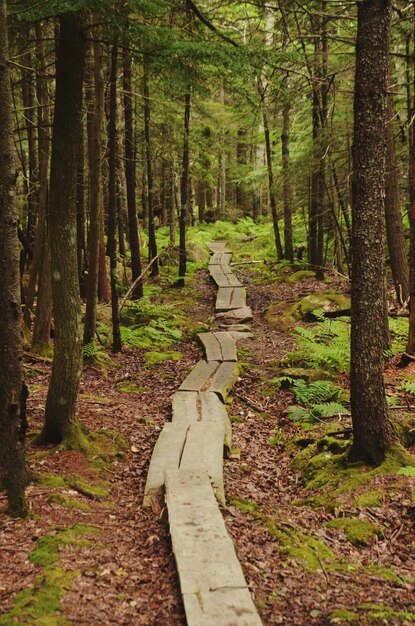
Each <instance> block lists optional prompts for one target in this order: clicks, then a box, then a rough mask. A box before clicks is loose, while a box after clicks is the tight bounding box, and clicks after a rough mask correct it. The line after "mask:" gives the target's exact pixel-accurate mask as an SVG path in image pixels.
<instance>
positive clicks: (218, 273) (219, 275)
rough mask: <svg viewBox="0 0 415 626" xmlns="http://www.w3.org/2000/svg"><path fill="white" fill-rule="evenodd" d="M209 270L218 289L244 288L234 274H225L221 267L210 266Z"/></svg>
mask: <svg viewBox="0 0 415 626" xmlns="http://www.w3.org/2000/svg"><path fill="white" fill-rule="evenodd" d="M208 269H209V274H210V275H211V277H212V279H213V280H214V282H215V283H216V284H217V286H218V287H242V283H241V282H240V281H239V280H238V279H237V277H236V276H235V275H234V274H232V273H230V274H225V272H224V271H223V268H222V266H221V265H209V268H208Z"/></svg>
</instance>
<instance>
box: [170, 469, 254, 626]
mask: <svg viewBox="0 0 415 626" xmlns="http://www.w3.org/2000/svg"><path fill="white" fill-rule="evenodd" d="M166 504H167V510H168V514H169V524H170V534H171V538H172V544H173V552H174V555H175V558H176V563H177V569H178V573H179V578H180V585H181V591H182V594H183V599H184V604H185V610H186V620H187V624H188V626H232V625H234V626H236V625H238V626H239V625H240V624H244V626H245V625H246V626H259V625H260V624H261V621H260V620H259V617H258V616H257V614H256V610H255V607H254V605H253V603H252V600H251V602H249V598H248V597H247V596H246V594H248V596H249V591H248V588H247V584H246V582H245V578H244V575H243V572H242V568H241V565H240V563H239V561H238V559H237V556H236V553H235V548H234V546H233V543H232V540H231V539H230V537H229V535H228V533H227V531H226V527H225V523H224V521H223V518H222V515H221V514H220V511H219V508H218V505H217V502H216V500H215V497H214V494H213V490H212V487H211V484H210V481H209V478H208V476H207V475H206V474H204V473H202V472H185V471H183V470H171V471H169V472H167V473H166ZM238 607H241V608H240V609H239V608H238ZM242 619H243V620H245V621H242ZM247 620H250V621H247Z"/></svg>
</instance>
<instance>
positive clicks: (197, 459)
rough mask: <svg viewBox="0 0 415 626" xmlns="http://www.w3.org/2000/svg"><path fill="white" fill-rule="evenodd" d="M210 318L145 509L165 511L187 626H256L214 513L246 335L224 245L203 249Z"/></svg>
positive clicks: (175, 402)
mask: <svg viewBox="0 0 415 626" xmlns="http://www.w3.org/2000/svg"><path fill="white" fill-rule="evenodd" d="M209 248H210V250H211V252H212V253H213V254H212V256H211V259H210V263H209V273H210V275H211V277H212V278H213V280H214V281H215V283H216V285H217V286H218V294H217V298H216V307H215V309H216V318H217V319H218V320H220V321H222V323H224V324H226V325H228V329H227V330H226V331H212V332H208V333H201V334H200V335H199V336H198V338H199V341H200V343H201V344H202V346H203V349H204V351H205V356H206V359H205V360H201V361H199V362H198V363H197V364H196V366H195V367H194V368H193V370H192V371H191V372H190V373H189V375H188V376H187V377H186V378H185V380H184V381H183V382H182V384H181V385H180V387H179V390H178V391H177V392H176V393H175V394H174V396H173V399H172V421H171V422H170V423H167V424H165V426H164V428H163V429H162V431H161V433H160V436H159V438H158V441H157V443H156V446H155V448H154V451H153V455H152V458H151V462H150V468H149V471H148V475H147V482H146V486H145V492H144V500H143V506H146V507H151V508H152V509H153V510H154V511H155V512H157V513H160V512H161V510H162V509H163V506H164V502H163V496H164V497H165V504H166V506H167V511H168V517H169V526H170V534H171V538H172V544H173V551H174V555H175V558H176V564H177V571H178V575H179V578H180V586H181V591H182V596H183V602H184V607H185V611H186V621H187V625H188V626H261V620H260V618H259V615H258V613H257V611H256V608H255V605H254V603H253V601H252V598H251V595H250V593H249V589H248V586H247V583H246V581H245V578H244V575H243V572H242V568H241V565H240V563H239V561H238V558H237V556H236V553H235V549H234V546H233V542H232V540H231V538H230V537H229V535H228V533H227V531H226V526H225V523H224V520H223V517H222V515H221V512H220V509H219V507H218V500H219V502H221V503H222V504H225V491H224V483H223V455H224V452H225V451H226V448H228V449H230V447H231V438H232V429H231V423H230V420H229V416H228V413H227V411H226V408H225V405H224V403H225V401H226V399H227V397H228V395H229V393H230V391H231V389H232V387H233V385H234V384H235V382H236V381H237V379H238V376H239V370H238V365H237V352H236V340H237V339H238V338H245V337H246V336H250V333H246V332H242V333H241V332H240V326H239V325H240V323H241V322H242V321H244V322H245V321H249V320H251V319H252V312H251V309H250V308H249V307H247V306H246V290H245V288H244V287H243V286H242V284H241V283H240V282H239V280H238V279H237V278H236V276H234V274H233V273H232V269H231V267H230V259H231V251H230V250H228V249H227V248H226V245H225V242H220V241H215V242H211V243H210V244H209Z"/></svg>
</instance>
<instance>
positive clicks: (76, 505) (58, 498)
mask: <svg viewBox="0 0 415 626" xmlns="http://www.w3.org/2000/svg"><path fill="white" fill-rule="evenodd" d="M49 500H50V501H51V502H55V503H56V504H60V505H61V506H63V507H64V508H65V509H78V510H79V511H89V510H90V509H89V506H88V505H87V504H86V502H80V501H79V500H76V499H75V498H69V497H68V496H65V495H64V494H63V493H55V494H53V495H52V496H51V497H50V498H49Z"/></svg>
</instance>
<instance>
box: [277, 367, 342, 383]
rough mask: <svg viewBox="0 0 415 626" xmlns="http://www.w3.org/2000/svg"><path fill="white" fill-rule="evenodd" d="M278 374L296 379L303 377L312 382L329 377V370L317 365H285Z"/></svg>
mask: <svg viewBox="0 0 415 626" xmlns="http://www.w3.org/2000/svg"><path fill="white" fill-rule="evenodd" d="M278 374H279V375H280V376H288V377H289V378H294V379H299V378H302V379H304V380H305V381H306V382H310V383H312V382H315V381H316V380H321V379H324V378H327V372H326V371H325V370H322V369H319V368H316V367H284V368H281V369H280V370H279V372H278ZM329 377H330V374H329Z"/></svg>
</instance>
